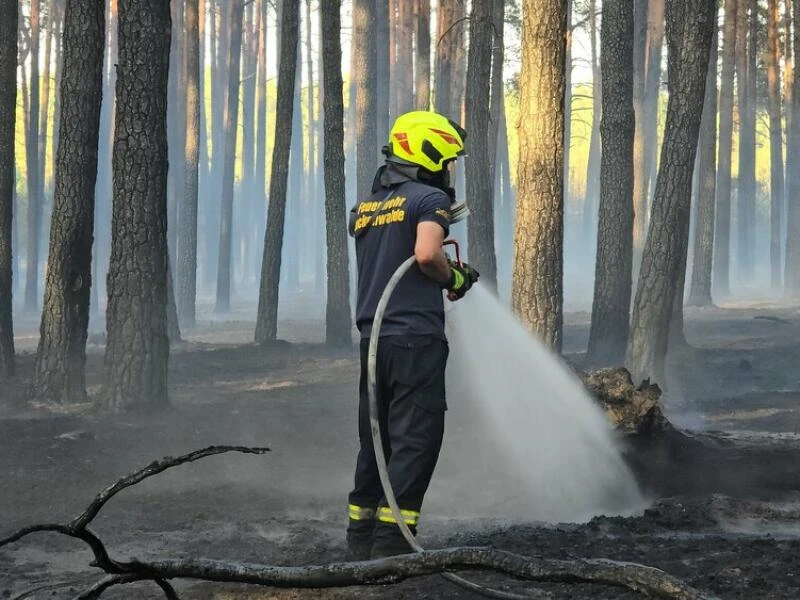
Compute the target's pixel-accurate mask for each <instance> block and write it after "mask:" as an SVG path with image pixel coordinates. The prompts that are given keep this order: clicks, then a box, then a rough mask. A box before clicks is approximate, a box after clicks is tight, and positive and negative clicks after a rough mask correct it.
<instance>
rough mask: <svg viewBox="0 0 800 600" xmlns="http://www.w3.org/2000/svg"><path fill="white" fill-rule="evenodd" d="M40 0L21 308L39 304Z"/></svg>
mask: <svg viewBox="0 0 800 600" xmlns="http://www.w3.org/2000/svg"><path fill="white" fill-rule="evenodd" d="M39 2H40V0H30V14H29V20H30V84H29V96H28V98H29V99H28V108H27V110H26V111H25V112H26V114H27V115H28V127H27V131H26V134H25V156H26V161H25V170H26V176H27V180H28V215H27V216H28V226H27V239H26V242H25V310H26V311H28V312H34V311H35V310H36V309H37V307H38V306H39V237H40V233H41V230H42V197H41V182H40V175H41V169H40V168H39V159H40V156H39V102H40V97H39V87H40V85H39V82H40V78H39V42H40V38H41V35H40V34H41V12H40V6H39Z"/></svg>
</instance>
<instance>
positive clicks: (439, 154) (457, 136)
mask: <svg viewBox="0 0 800 600" xmlns="http://www.w3.org/2000/svg"><path fill="white" fill-rule="evenodd" d="M466 137H467V132H466V131H464V130H463V129H462V128H461V127H459V126H458V125H457V124H456V123H454V122H453V121H451V120H450V119H448V118H447V117H445V116H443V115H440V114H437V113H435V112H429V111H426V110H415V111H412V112H408V113H405V114H403V115H400V116H399V117H397V120H396V121H395V122H394V126H392V130H391V131H390V132H389V143H388V144H387V146H386V147H385V148H384V153H385V154H386V156H387V157H388V159H389V160H390V161H393V162H399V163H405V164H412V165H416V166H418V167H422V168H424V169H427V170H428V171H430V172H431V173H438V172H439V171H441V170H442V169H443V168H444V165H445V164H446V163H447V162H448V161H450V160H453V159H455V158H457V157H458V156H460V155H461V154H463V153H464V140H465V139H466Z"/></svg>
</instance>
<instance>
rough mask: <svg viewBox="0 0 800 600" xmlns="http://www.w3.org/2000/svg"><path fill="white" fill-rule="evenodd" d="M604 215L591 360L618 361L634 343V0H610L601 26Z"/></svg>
mask: <svg viewBox="0 0 800 600" xmlns="http://www.w3.org/2000/svg"><path fill="white" fill-rule="evenodd" d="M600 45H601V49H600V59H601V70H602V77H603V109H602V114H603V117H602V121H601V122H600V129H601V137H602V143H603V147H602V158H601V162H600V216H599V229H598V234H597V259H596V266H595V277H594V302H593V303H592V323H591V328H590V332H589V360H590V361H592V362H595V363H606V364H618V363H619V362H620V361H622V360H623V359H624V357H625V349H626V346H627V344H628V314H629V310H630V305H631V267H632V259H633V256H632V255H633V133H634V112H633V4H632V3H631V2H630V0H606V1H605V2H604V4H603V25H602V28H601V30H600Z"/></svg>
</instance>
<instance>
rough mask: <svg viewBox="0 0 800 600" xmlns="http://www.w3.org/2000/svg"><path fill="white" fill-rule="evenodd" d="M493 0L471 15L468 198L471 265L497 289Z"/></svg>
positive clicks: (477, 1) (476, 5)
mask: <svg viewBox="0 0 800 600" xmlns="http://www.w3.org/2000/svg"><path fill="white" fill-rule="evenodd" d="M492 4H493V0H473V2H472V14H471V15H470V32H469V62H468V66H467V90H466V112H467V131H468V132H469V135H470V142H471V143H470V152H469V156H467V157H466V158H465V159H464V160H465V161H466V165H465V169H466V174H467V182H466V183H467V186H466V191H467V198H469V199H470V202H469V207H470V211H471V213H472V215H471V217H470V219H469V220H468V221H467V226H468V243H469V255H470V262H471V263H472V264H473V266H475V268H476V269H477V270H478V272H480V274H481V281H483V282H484V283H485V284H486V285H487V286H489V288H490V289H493V290H496V289H497V257H496V256H495V250H494V198H493V192H494V186H493V185H492V179H491V173H492V170H491V166H490V159H489V155H490V153H489V145H490V144H492V143H494V145H495V146H496V145H497V138H495V139H494V140H490V139H489V116H490V113H489V97H490V93H491V77H492V38H493V29H494V28H493V26H492Z"/></svg>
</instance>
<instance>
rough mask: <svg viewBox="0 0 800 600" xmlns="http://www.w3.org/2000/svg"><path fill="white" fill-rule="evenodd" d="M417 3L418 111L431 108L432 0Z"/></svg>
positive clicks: (422, 0) (420, 0)
mask: <svg viewBox="0 0 800 600" xmlns="http://www.w3.org/2000/svg"><path fill="white" fill-rule="evenodd" d="M416 2H417V42H416V51H417V56H416V67H417V68H416V100H417V110H430V108H431V0H416Z"/></svg>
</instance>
